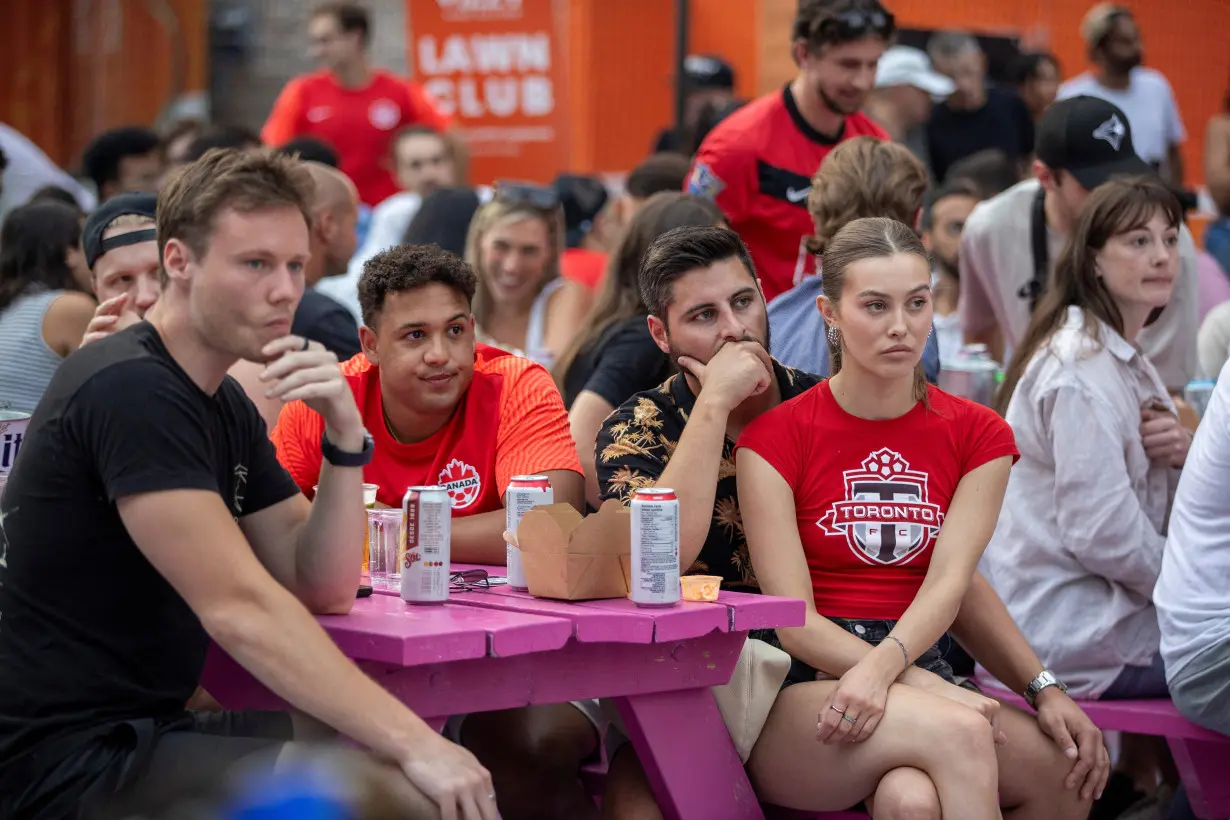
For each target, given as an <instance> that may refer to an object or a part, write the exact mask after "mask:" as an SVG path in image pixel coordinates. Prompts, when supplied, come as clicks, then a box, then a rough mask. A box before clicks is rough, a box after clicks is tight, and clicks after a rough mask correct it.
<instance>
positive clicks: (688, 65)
mask: <svg viewBox="0 0 1230 820" xmlns="http://www.w3.org/2000/svg"><path fill="white" fill-rule="evenodd" d="M683 79H684V84H685V86H686V87H687V89H688V90H689V91H705V90H709V89H715V90H725V91H733V90H734V88H735V69H734V67H733V66H731V64H730V63H728V62H726V61H725V60H723V59H722V58H721V57H717V56H715V55H712V54H689V55H688V56H687V57H686V58H684V61H683Z"/></svg>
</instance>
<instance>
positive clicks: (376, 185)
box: [261, 2, 449, 206]
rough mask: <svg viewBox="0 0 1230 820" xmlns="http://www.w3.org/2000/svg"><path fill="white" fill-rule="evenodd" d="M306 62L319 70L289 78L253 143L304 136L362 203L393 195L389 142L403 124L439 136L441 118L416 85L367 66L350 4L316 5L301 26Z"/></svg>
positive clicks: (364, 24) (357, 14) (362, 27)
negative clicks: (307, 40) (333, 156)
mask: <svg viewBox="0 0 1230 820" xmlns="http://www.w3.org/2000/svg"><path fill="white" fill-rule="evenodd" d="M308 33H309V36H310V37H311V41H312V57H313V59H315V60H316V61H317V62H318V63H320V65H321V66H322V70H320V71H317V72H313V73H311V74H304V75H301V76H299V77H295V78H293V79H292V80H291V81H290V82H289V83H287V84H286V87H285V88H283V89H282V93H281V94H279V95H278V99H277V101H276V102H274V104H273V111H271V112H270V114H269V119H268V120H267V121H266V122H265V126H264V128H262V129H261V139H262V140H264V141H265V142H266V143H267V144H270V145H279V146H280V145H282V144H284V143H286V142H287V141H289V140H290V139H292V138H293V137H298V136H303V135H310V136H313V137H318V138H320V139H323V140H325V141H326V142H328V143H329V144H331V145H332V146H333V147H334V149H336V150H337V154H338V157H339V158H340V160H341V165H340V169H341V171H342V173H344V174H346V176H348V177H350V178H351V179H352V180H353V181H354V184H355V186H356V187H357V188H358V189H359V198H360V199H361V200H362V201H363V202H365V203H367V204H368V205H371V206H375V205H378V204H380V202H381V201H383V200H384V199H385V198H386V197H389V196H391V195H393V194H395V193H397V191H398V190H400V189H399V188H398V186H397V183H396V182H395V181H394V179H393V174H392V167H391V166H392V143H393V137H394V136H395V135H396V134H397V133H398V132H400V131H401V130H402V129H403V128H405V127H407V126H410V125H422V126H426V127H429V128H432V129H434V130H436V131H444V130H445V129H446V128H447V127H448V125H449V120H448V118H447V117H446V116H445V115H444V114H442V113H440V111H439V110H438V109H437V108H436V106H435V103H434V102H433V101H432V99H431V97H429V96H428V95H427V93H426V92H424V91H423V89H422V88H421V87H420V86H419V85H418V84H417V83H412V82H408V81H406V80H403V79H401V78H399V77H396V76H394V75H393V74H391V73H390V72H388V71H384V70H381V69H375V68H372V66H371V64H370V62H369V61H368V56H367V45H368V39H369V21H368V15H367V11H366V10H365V9H364V8H363V7H362V6H359V5H357V4H354V3H346V2H342V3H329V4H327V5H323V6H318V7H317V8H316V9H315V10H314V11H313V12H312V16H311V17H310V18H309V20H308Z"/></svg>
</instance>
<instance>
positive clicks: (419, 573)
mask: <svg viewBox="0 0 1230 820" xmlns="http://www.w3.org/2000/svg"><path fill="white" fill-rule="evenodd" d="M401 513H402V532H403V533H404V534H405V539H406V543H405V548H404V550H403V552H402V559H401V563H402V566H401V597H402V600H403V601H405V602H406V603H410V604H442V603H444V602H445V601H447V600H448V579H449V574H450V570H449V547H450V539H451V538H452V531H453V505H452V502H451V501H450V500H449V497H448V490H446V489H445V488H443V487H410V488H409V489H407V490H406V495H405V497H404V498H403V499H402V502H401Z"/></svg>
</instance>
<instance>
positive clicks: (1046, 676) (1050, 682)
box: [1021, 669, 1068, 706]
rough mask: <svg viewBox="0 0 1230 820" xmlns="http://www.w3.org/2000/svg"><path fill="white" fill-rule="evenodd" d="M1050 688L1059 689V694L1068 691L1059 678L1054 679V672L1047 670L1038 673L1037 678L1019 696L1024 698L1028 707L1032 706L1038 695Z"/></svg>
mask: <svg viewBox="0 0 1230 820" xmlns="http://www.w3.org/2000/svg"><path fill="white" fill-rule="evenodd" d="M1052 686H1057V687H1059V691H1060V692H1066V691H1068V687H1067V685H1066V684H1065V683H1064V682H1063V681H1061V680H1060V679H1059V678H1057V677H1055V673H1054V672H1052V671H1051V670H1049V669H1043V670H1042V671H1041V672H1039V673H1038V677H1036V678H1034V679H1033V680H1031V681H1030V682H1029V686H1026V687H1025V691H1024V692H1022V693H1021V694H1023V695H1024V696H1025V700H1026V701H1027V702H1028V703H1029V705H1030V706H1033V705H1034V700H1036V699H1037V697H1038V695H1039V694H1041V693H1042V690H1043V689H1049V688H1050V687H1052Z"/></svg>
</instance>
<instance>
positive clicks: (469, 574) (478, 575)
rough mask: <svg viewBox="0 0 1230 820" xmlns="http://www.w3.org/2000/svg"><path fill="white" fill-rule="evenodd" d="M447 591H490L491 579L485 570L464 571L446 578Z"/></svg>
mask: <svg viewBox="0 0 1230 820" xmlns="http://www.w3.org/2000/svg"><path fill="white" fill-rule="evenodd" d="M448 586H449V589H451V590H453V591H454V592H469V591H472V590H480V589H484V590H485V589H491V586H492V584H491V578H490V576H488V575H487V570H485V569H466V570H461V571H460V572H454V573H453V574H452V575H450V576H449V577H448Z"/></svg>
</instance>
